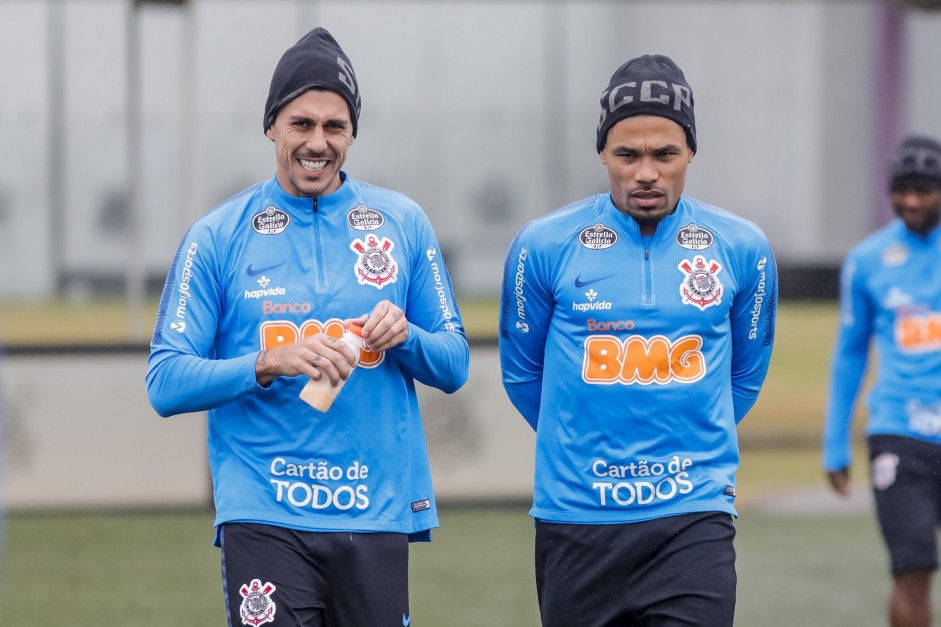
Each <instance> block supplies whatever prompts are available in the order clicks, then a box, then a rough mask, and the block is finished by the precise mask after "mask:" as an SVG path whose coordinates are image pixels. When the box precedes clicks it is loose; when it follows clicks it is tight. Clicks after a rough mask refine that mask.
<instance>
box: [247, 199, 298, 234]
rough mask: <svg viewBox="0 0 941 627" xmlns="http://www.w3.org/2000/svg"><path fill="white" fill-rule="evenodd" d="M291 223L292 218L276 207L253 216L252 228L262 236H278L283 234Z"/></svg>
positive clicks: (269, 207) (272, 206)
mask: <svg viewBox="0 0 941 627" xmlns="http://www.w3.org/2000/svg"><path fill="white" fill-rule="evenodd" d="M290 223H291V216H289V215H288V214H286V213H284V212H283V211H281V210H280V209H278V208H277V207H275V206H274V205H269V206H268V208H267V209H265V210H264V211H262V212H260V213H256V214H255V215H254V216H252V228H253V229H255V232H256V233H261V234H262V235H278V234H279V233H283V232H284V229H286V228H288V224H290Z"/></svg>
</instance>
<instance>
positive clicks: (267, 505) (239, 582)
mask: <svg viewBox="0 0 941 627" xmlns="http://www.w3.org/2000/svg"><path fill="white" fill-rule="evenodd" d="M359 113H360V92H359V86H358V84H357V81H356V76H355V74H354V72H353V67H352V65H351V63H350V60H349V58H348V57H347V56H346V54H345V53H344V52H343V50H341V48H340V46H339V44H338V43H337V42H336V40H335V39H334V38H333V37H332V36H331V35H330V33H328V32H327V31H326V30H324V29H322V28H317V29H314V30H313V31H311V32H310V33H308V34H307V35H306V36H304V37H303V38H302V39H301V40H300V41H298V42H297V43H296V44H295V45H294V46H293V47H291V48H290V49H288V50H287V51H286V52H285V53H284V55H283V56H282V58H281V60H280V61H279V63H278V65H277V67H276V69H275V71H274V75H273V77H272V80H271V87H270V92H269V95H268V100H267V103H266V105H265V115H264V130H265V134H266V135H267V136H268V138H269V139H271V140H272V141H273V142H274V150H275V155H276V161H277V173H276V176H275V177H274V178H272V179H271V180H268V181H265V182H262V183H258V184H256V185H254V186H252V187H250V188H248V189H246V190H244V191H242V192H240V193H239V194H237V195H235V196H234V197H232V198H230V199H229V200H227V201H226V202H224V203H223V204H222V205H220V206H219V207H217V208H216V209H215V210H213V211H212V212H210V213H209V214H207V215H206V216H204V217H203V218H201V219H200V220H198V221H197V222H196V223H194V224H193V225H192V227H191V228H190V229H189V231H188V232H187V233H186V235H185V237H184V239H183V242H182V244H181V246H180V248H179V250H178V251H177V255H176V258H175V259H174V261H173V264H172V265H171V267H170V271H169V274H168V276H167V283H166V286H165V288H164V292H163V297H162V299H161V302H160V310H159V313H158V318H157V325H156V329H155V331H154V336H153V340H152V344H151V355H150V361H149V370H148V373H147V391H148V394H149V397H150V401H151V403H152V404H153V406H154V408H155V409H156V410H157V412H158V413H159V414H160V415H162V416H170V415H173V414H179V413H183V412H196V411H203V410H208V411H209V425H208V426H209V462H210V466H211V470H212V481H213V492H214V499H215V507H216V520H215V525H216V543H217V545H218V546H220V547H221V556H222V569H223V583H224V592H225V597H226V603H227V609H228V612H229V624H230V625H242V624H246V625H253V626H254V625H264V624H271V625H275V626H277V625H290V626H292V627H297V626H304V627H311V626H314V625H317V626H320V625H328V626H330V627H342V626H354V625H358V626H363V625H370V626H377V627H379V626H384V625H385V626H389V627H393V626H394V627H401V626H402V625H408V624H409V622H410V616H409V608H408V542H409V541H413V540H429V539H430V529H432V528H434V527H437V526H438V519H437V511H436V507H435V503H434V494H433V490H432V483H431V476H430V469H429V462H428V456H427V452H426V446H425V439H424V433H423V428H422V422H421V418H420V416H419V410H418V401H417V398H416V394H415V381H420V382H422V383H424V384H427V385H429V386H434V387H436V388H439V389H442V390H444V391H446V392H453V391H454V390H457V389H458V388H459V387H461V385H463V383H464V381H465V380H466V378H467V372H468V358H469V352H468V346H467V340H466V338H465V336H464V330H463V325H462V323H461V318H460V313H459V311H458V308H457V302H456V301H455V298H454V294H453V291H452V287H451V282H450V279H449V277H448V272H447V269H446V268H445V266H444V261H443V259H442V258H441V252H440V249H439V248H438V243H437V241H436V238H435V234H434V232H433V231H432V227H431V225H430V224H429V222H428V219H427V218H426V216H425V214H424V213H423V212H422V210H421V208H420V207H418V206H417V205H416V204H415V203H414V202H412V201H411V200H409V199H408V198H406V197H405V196H403V195H401V194H398V193H395V192H391V191H389V190H386V189H382V188H379V187H375V186H373V185H369V184H366V183H363V182H360V181H357V180H354V179H353V178H350V177H348V176H347V174H346V173H345V172H343V171H342V170H341V169H340V168H341V167H342V165H343V163H344V160H345V159H346V155H347V151H348V149H349V147H350V146H351V144H352V143H353V140H354V138H355V136H356V132H357V125H358V120H359ZM235 158H237V157H235ZM220 165H224V164H220ZM351 321H355V322H358V323H360V324H361V325H362V327H363V335H364V337H365V339H366V348H365V349H364V350H363V351H362V353H361V354H360V355H357V354H354V352H353V350H351V349H350V348H349V347H348V346H347V345H346V344H344V343H343V342H340V341H338V340H337V338H338V337H339V336H340V334H341V333H342V332H343V330H344V328H345V327H347V326H348V324H349V323H350V322H351ZM357 361H358V366H357V367H356V369H355V371H353V370H352V367H353V366H354V365H355V364H357ZM324 377H326V378H329V380H330V382H331V383H332V384H333V385H337V384H338V383H339V382H341V380H344V381H346V384H345V386H344V387H343V390H342V393H341V394H340V395H339V397H338V398H337V400H336V402H335V403H334V404H333V406H332V407H331V408H330V409H329V410H328V411H327V412H326V413H319V412H317V411H315V410H314V409H312V408H311V407H310V406H308V405H307V404H305V403H304V402H302V401H301V400H300V399H299V398H298V394H299V393H300V391H301V389H302V387H303V386H304V384H305V382H306V381H308V380H310V379H315V380H319V379H322V378H324ZM194 479H195V478H194Z"/></svg>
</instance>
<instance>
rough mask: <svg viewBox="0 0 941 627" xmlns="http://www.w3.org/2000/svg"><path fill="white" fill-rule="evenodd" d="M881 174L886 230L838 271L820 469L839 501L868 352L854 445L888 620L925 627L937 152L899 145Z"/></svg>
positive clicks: (935, 462) (935, 471) (936, 383)
mask: <svg viewBox="0 0 941 627" xmlns="http://www.w3.org/2000/svg"><path fill="white" fill-rule="evenodd" d="M889 163H890V173H889V181H888V188H889V193H890V197H891V203H892V207H893V209H894V210H895V214H896V216H898V219H897V220H893V221H892V222H890V223H889V224H886V225H885V226H883V227H882V228H880V229H878V230H877V231H876V232H875V233H873V234H871V235H870V236H869V237H867V238H866V239H864V240H863V241H862V242H860V243H859V244H857V245H856V246H855V247H853V249H852V250H851V251H850V252H849V254H848V255H847V257H846V259H845V260H844V262H843V267H842V271H841V281H840V310H841V312H842V315H841V316H840V326H839V329H838V334H837V339H836V343H835V346H834V350H833V360H832V365H831V377H830V379H831V382H830V394H829V404H828V407H827V414H826V423H825V427H824V438H823V466H824V470H825V471H826V473H827V478H828V479H829V483H830V486H831V487H832V488H833V489H834V490H835V491H836V492H837V493H838V494H840V495H841V496H848V495H849V493H850V466H851V462H852V432H853V429H852V424H853V417H854V415H855V412H854V407H855V405H856V402H857V397H858V395H859V391H860V389H861V388H862V383H863V377H864V374H865V371H866V366H867V362H868V360H869V347H870V345H871V344H872V345H875V346H876V348H877V349H878V352H879V358H878V360H877V364H878V366H877V368H878V370H877V372H876V378H875V384H874V385H873V387H872V389H871V390H870V392H869V400H868V403H867V406H868V409H869V417H868V422H867V427H866V434H867V436H868V440H867V444H868V447H869V466H870V473H869V474H870V477H871V480H872V491H873V495H874V501H875V504H876V515H877V517H878V520H879V526H880V528H881V530H882V536H883V539H884V541H885V545H886V547H887V549H888V552H889V562H890V570H891V573H892V581H893V583H892V595H891V598H890V601H889V619H890V624H891V625H892V627H902V626H903V625H905V626H907V627H928V625H931V624H932V622H931V581H932V578H933V575H934V572H935V571H936V570H937V568H938V548H937V529H938V526H939V525H941V491H939V489H938V486H939V485H941V332H939V330H941V282H939V281H938V280H937V278H936V276H937V265H938V258H939V256H941V228H939V227H938V225H939V222H941V143H939V142H938V141H937V140H935V139H933V138H930V137H924V136H912V137H908V138H906V139H905V140H903V141H902V142H901V143H900V144H899V146H898V147H897V148H896V150H895V152H894V153H893V154H892V155H891V156H890V157H889Z"/></svg>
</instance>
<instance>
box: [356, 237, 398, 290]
mask: <svg viewBox="0 0 941 627" xmlns="http://www.w3.org/2000/svg"><path fill="white" fill-rule="evenodd" d="M393 248H395V244H394V243H393V242H392V240H390V239H389V238H388V237H383V238H382V239H381V240H380V239H379V238H378V237H376V236H375V235H367V236H366V239H365V241H364V240H361V239H359V238H356V239H355V240H353V243H352V244H350V249H351V250H352V251H353V252H355V253H357V254H358V255H359V257H358V258H357V259H356V263H355V264H354V265H353V270H354V271H355V272H356V280H357V281H359V283H360V285H372V286H374V287H375V288H376V289H380V290H381V289H382V288H384V287H385V286H386V285H387V284H389V283H395V280H396V279H397V278H398V269H399V267H398V265H397V264H396V263H395V259H393V258H392V249H393Z"/></svg>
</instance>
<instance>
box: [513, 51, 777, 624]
mask: <svg viewBox="0 0 941 627" xmlns="http://www.w3.org/2000/svg"><path fill="white" fill-rule="evenodd" d="M595 147H596V148H597V150H598V154H599V157H600V160H601V163H602V165H603V166H604V167H605V170H606V171H607V175H608V182H609V190H608V192H607V193H604V194H598V195H596V196H590V197H588V198H585V199H584V200H581V201H579V202H576V203H573V204H572V205H569V206H567V207H564V208H562V209H559V210H558V211H555V212H553V213H550V214H548V215H545V216H542V217H540V218H538V219H536V220H534V221H532V222H530V223H529V224H527V225H526V226H524V227H523V229H522V230H521V231H520V233H519V235H518V236H517V238H516V239H515V240H514V241H513V244H512V245H511V247H510V251H509V253H508V255H507V259H506V264H505V266H504V267H505V268H506V271H505V274H504V282H503V294H502V299H501V303H500V309H501V313H500V359H501V367H502V371H503V383H504V387H505V388H506V391H507V394H508V395H509V397H510V400H511V401H512V402H513V404H514V405H515V406H516V408H517V409H518V410H519V411H520V413H521V414H522V415H523V417H524V418H525V419H526V421H527V422H529V424H530V425H531V426H532V427H533V428H534V429H535V430H536V469H535V496H534V500H533V508H532V510H531V512H530V514H531V515H532V516H533V518H534V519H535V520H536V550H535V553H536V556H535V557H536V589H537V596H538V600H539V608H540V614H541V617H542V624H543V626H544V627H570V626H571V625H584V626H586V627H588V626H591V627H595V626H599V627H600V626H605V627H608V626H611V627H613V626H614V625H618V626H628V625H630V626H636V627H641V626H643V627H654V626H657V627H661V626H662V627H665V626H667V625H670V626H672V625H685V626H699V627H731V626H732V622H733V617H734V611H735V591H736V572H735V551H734V548H733V538H734V536H735V526H734V525H733V523H732V518H733V516H735V515H736V511H735V507H734V501H735V495H736V489H735V475H736V471H737V470H738V460H739V451H738V438H737V436H736V426H737V424H738V422H739V421H741V420H742V419H743V418H744V417H745V415H746V414H747V413H748V411H749V409H751V407H752V405H753V403H754V402H755V400H756V399H757V397H758V392H759V390H760V389H761V385H762V383H763V381H764V378H765V374H766V373H767V369H768V364H769V361H770V358H771V347H772V344H773V340H774V329H775V327H774V321H775V309H776V304H777V273H776V269H775V262H774V256H773V254H772V252H771V247H770V245H769V243H768V239H767V238H766V237H765V235H764V234H763V233H762V231H761V230H760V229H759V228H758V226H756V225H755V224H753V223H751V222H748V221H747V220H744V219H742V218H740V217H738V216H736V215H733V214H731V213H729V212H727V211H724V210H721V209H718V208H716V207H713V206H710V205H707V204H706V203H703V202H700V201H698V200H696V199H693V198H690V197H689V196H685V195H683V190H684V186H685V178H686V171H687V168H688V166H689V164H690V163H691V162H692V160H693V156H694V154H695V152H696V150H697V148H698V147H697V142H696V123H695V117H694V115H693V91H692V89H691V88H690V85H689V83H688V82H687V81H686V78H685V76H684V75H683V72H682V71H681V70H680V68H679V67H678V66H677V65H676V63H674V62H673V60H672V59H670V58H669V57H666V56H661V55H644V56H641V57H637V58H635V59H631V60H630V61H628V62H627V63H625V64H623V65H622V66H621V67H619V68H618V69H617V71H615V72H614V74H613V75H612V77H611V80H610V82H609V84H608V86H607V88H605V89H604V90H603V91H602V93H601V116H600V120H599V124H598V132H597V135H596V137H595Z"/></svg>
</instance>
